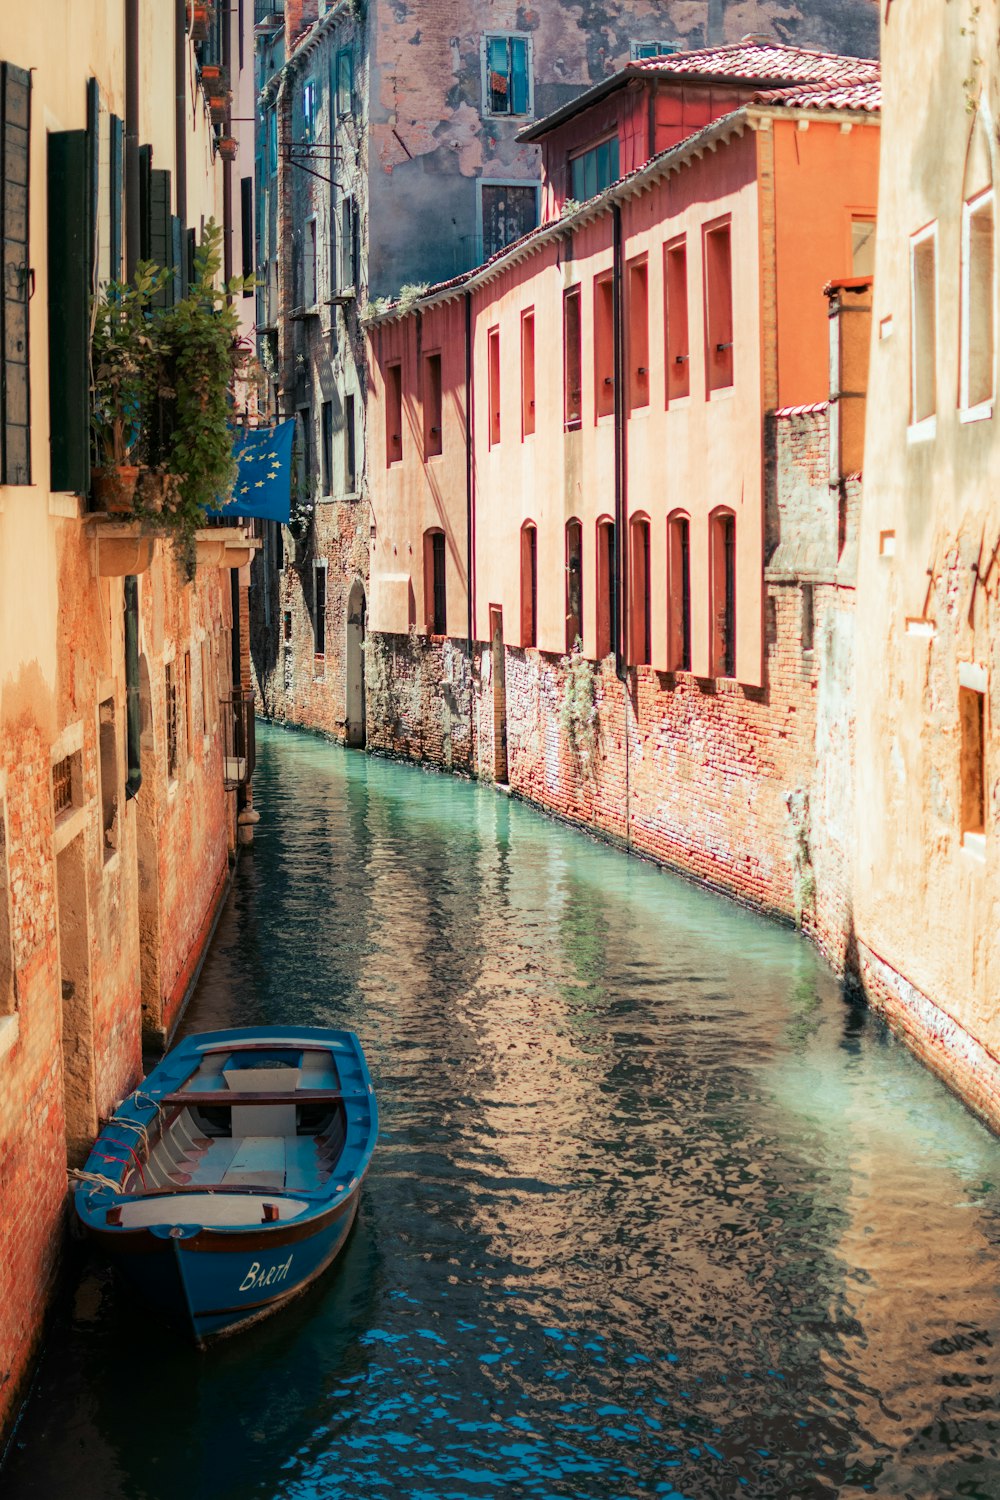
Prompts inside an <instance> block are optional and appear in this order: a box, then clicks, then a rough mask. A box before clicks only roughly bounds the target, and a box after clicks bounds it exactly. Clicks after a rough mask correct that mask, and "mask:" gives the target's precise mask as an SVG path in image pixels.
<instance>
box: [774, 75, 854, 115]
mask: <svg viewBox="0 0 1000 1500" xmlns="http://www.w3.org/2000/svg"><path fill="white" fill-rule="evenodd" d="M754 101H755V103H757V104H785V105H787V106H788V108H789V109H857V110H865V111H866V112H867V113H868V114H878V113H879V112H880V111H881V109H882V86H881V84H880V83H877V82H876V83H866V82H864V81H859V82H855V83H838V84H831V85H828V86H825V87H824V86H821V87H814V88H808V87H806V88H798V87H796V88H790V89H763V90H762V91H761V92H760V93H759V94H755V95H754Z"/></svg>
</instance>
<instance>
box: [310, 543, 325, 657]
mask: <svg viewBox="0 0 1000 1500" xmlns="http://www.w3.org/2000/svg"><path fill="white" fill-rule="evenodd" d="M313 577H314V579H315V581H316V593H315V613H314V615H313V652H314V653H315V655H316V656H325V655H326V566H325V564H322V563H316V564H314V566H313Z"/></svg>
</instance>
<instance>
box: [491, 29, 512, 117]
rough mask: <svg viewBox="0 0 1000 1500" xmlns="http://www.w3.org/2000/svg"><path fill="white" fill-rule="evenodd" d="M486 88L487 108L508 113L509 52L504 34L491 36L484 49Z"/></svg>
mask: <svg viewBox="0 0 1000 1500" xmlns="http://www.w3.org/2000/svg"><path fill="white" fill-rule="evenodd" d="M486 89H487V93H488V96H489V99H488V103H489V110H490V113H491V114H494V115H509V114H510V54H509V51H508V48H507V38H506V37H505V36H491V37H490V39H489V41H488V43H487V49H486Z"/></svg>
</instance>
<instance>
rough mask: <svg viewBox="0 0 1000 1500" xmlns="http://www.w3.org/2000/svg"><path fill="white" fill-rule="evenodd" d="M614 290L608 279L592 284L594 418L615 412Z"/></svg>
mask: <svg viewBox="0 0 1000 1500" xmlns="http://www.w3.org/2000/svg"><path fill="white" fill-rule="evenodd" d="M614 318H615V313H614V287H613V285H612V281H611V277H610V276H602V277H601V279H600V281H595V282H594V385H595V389H594V402H595V408H596V415H597V416H598V417H608V416H610V415H611V413H612V412H613V411H614V409H615V334H614V327H615V323H614Z"/></svg>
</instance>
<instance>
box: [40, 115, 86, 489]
mask: <svg viewBox="0 0 1000 1500" xmlns="http://www.w3.org/2000/svg"><path fill="white" fill-rule="evenodd" d="M89 159H90V145H89V141H88V136H87V132H86V131H85V130H61V131H53V132H51V133H50V135H49V138H48V220H49V231H48V236H49V237H48V282H49V287H48V310H49V423H50V428H51V434H50V438H49V465H50V467H49V476H50V483H51V486H52V489H53V490H55V491H56V492H57V493H58V492H72V493H75V494H78V495H85V494H86V493H87V490H88V489H89V488H90V274H91V272H90V266H91V260H90V257H91V251H92V245H93V240H92V234H91V223H90V205H91V199H90V170H89Z"/></svg>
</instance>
